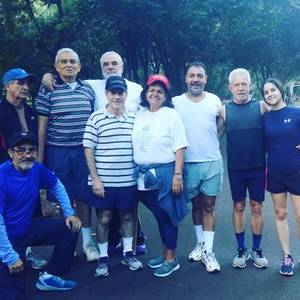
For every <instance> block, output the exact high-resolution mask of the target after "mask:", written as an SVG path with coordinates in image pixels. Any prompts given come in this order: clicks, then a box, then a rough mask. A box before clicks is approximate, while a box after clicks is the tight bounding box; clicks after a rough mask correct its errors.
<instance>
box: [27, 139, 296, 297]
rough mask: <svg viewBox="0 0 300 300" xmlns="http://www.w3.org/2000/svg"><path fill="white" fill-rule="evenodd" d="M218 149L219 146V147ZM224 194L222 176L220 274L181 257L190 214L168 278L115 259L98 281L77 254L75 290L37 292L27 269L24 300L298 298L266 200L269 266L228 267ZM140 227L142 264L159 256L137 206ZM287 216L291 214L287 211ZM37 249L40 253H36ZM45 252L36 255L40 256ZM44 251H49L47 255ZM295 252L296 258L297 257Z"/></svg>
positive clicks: (189, 241) (231, 246) (151, 227)
mask: <svg viewBox="0 0 300 300" xmlns="http://www.w3.org/2000/svg"><path fill="white" fill-rule="evenodd" d="M222 149H224V145H223V144H222ZM231 207H232V202H231V198H230V191H229V186H228V179H227V174H226V172H225V176H224V188H223V192H222V194H221V195H220V196H219V197H218V199H217V204H216V215H217V226H216V235H215V244H214V248H215V253H216V257H217V258H218V260H219V262H220V265H221V268H222V269H221V272H220V273H218V274H209V273H207V272H206V270H205V268H204V266H203V265H202V264H201V263H190V262H189V261H188V260H187V256H188V254H189V252H190V250H192V248H193V246H194V243H195V236H194V232H193V228H192V221H191V215H189V216H188V217H186V219H185V220H184V221H183V222H182V224H181V225H180V228H179V240H178V251H177V253H178V257H179V260H180V264H181V268H180V269H179V270H178V271H177V272H175V273H173V274H172V275H171V276H170V277H168V278H156V277H155V276H153V275H152V270H150V269H149V268H147V267H145V268H144V269H143V270H142V271H138V272H132V271H129V270H128V269H127V268H125V267H124V266H122V265H121V264H120V259H119V257H117V256H116V257H113V258H112V259H111V269H110V273H111V275H110V276H109V277H108V278H104V279H99V278H95V277H94V276H93V273H94V268H95V264H94V263H87V262H85V260H84V257H83V255H82V254H81V250H80V249H79V248H78V252H79V256H78V257H76V258H75V261H74V265H73V267H72V270H71V273H70V274H69V276H68V277H69V278H70V279H74V280H76V281H77V282H78V284H79V286H78V288H77V289H76V290H74V291H69V292H40V291H37V290H36V289H35V288H34V284H35V281H36V278H37V275H38V272H36V271H29V275H30V276H29V278H28V284H27V285H28V289H29V290H28V292H29V299H34V300H48V299H49V300H50V299H51V300H52V299H60V300H67V299H72V300H75V299H76V300H81V299H82V300H96V299H97V300H98V299H103V300H104V299H105V300H109V299H120V300H123V299H126V300H127V299H128V300H131V299H135V300H139V299H143V300H145V299H147V300H148V299H154V300H171V299H172V300H177V299H222V300H225V299H243V300H246V299H257V300H258V299H264V300H267V299H276V300H277V299H299V298H300V285H299V282H300V267H299V265H298V261H297V264H296V266H295V270H294V276H293V277H290V278H286V277H283V276H281V275H280V274H279V272H278V268H279V263H280V260H281V255H282V253H281V250H280V248H279V242H278V240H277V236H276V232H275V224H274V219H273V207H272V203H271V199H270V196H269V195H268V194H267V197H266V201H265V205H264V207H265V219H266V224H265V231H264V236H263V248H264V254H265V255H266V257H267V258H268V260H269V262H270V267H269V268H268V269H265V270H260V269H257V268H255V267H254V266H253V264H252V263H251V262H249V263H248V265H247V267H246V268H245V269H243V270H237V269H234V268H232V266H231V262H232V259H233V257H234V255H235V248H236V245H235V238H234V235H233V231H232V225H231ZM140 208H141V216H142V220H143V229H144V231H145V233H146V234H147V237H148V240H147V247H148V253H147V254H146V255H144V256H141V257H140V259H141V260H142V262H143V263H144V265H145V266H146V264H147V261H148V260H149V258H151V257H152V256H154V255H156V254H158V253H159V251H160V250H161V249H160V240H159V235H158V231H157V228H156V223H155V220H154V219H153V217H152V216H151V214H150V213H149V212H148V211H147V210H146V209H145V208H144V207H143V206H142V205H141V206H140ZM289 211H290V214H291V216H292V214H293V212H292V210H291V207H289ZM247 222H248V227H247V230H246V232H247V235H248V238H247V246H248V248H249V247H251V232H250V230H249V218H248V219H247ZM290 225H291V240H292V253H294V258H295V259H296V260H298V259H299V254H300V252H299V251H297V250H298V249H299V242H297V241H296V232H295V222H294V220H290ZM38 251H41V250H40V249H39V250H38ZM45 252H47V251H45V249H43V250H42V252H41V253H42V254H44V255H45ZM48 252H49V251H48ZM298 253H299V254H298Z"/></svg>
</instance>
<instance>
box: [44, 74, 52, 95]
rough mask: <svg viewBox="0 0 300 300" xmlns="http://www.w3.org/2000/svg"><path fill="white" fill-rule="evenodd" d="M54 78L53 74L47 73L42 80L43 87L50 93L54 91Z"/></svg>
mask: <svg viewBox="0 0 300 300" xmlns="http://www.w3.org/2000/svg"><path fill="white" fill-rule="evenodd" d="M54 82H55V80H54V77H53V75H52V74H51V73H45V74H44V76H43V78H42V85H43V86H44V87H45V88H46V89H47V90H49V91H53V90H54Z"/></svg>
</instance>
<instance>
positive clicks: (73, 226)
mask: <svg viewBox="0 0 300 300" xmlns="http://www.w3.org/2000/svg"><path fill="white" fill-rule="evenodd" d="M66 225H67V227H68V228H69V229H70V230H71V231H72V232H78V231H79V230H80V228H81V221H80V219H79V218H77V217H75V216H69V217H66Z"/></svg>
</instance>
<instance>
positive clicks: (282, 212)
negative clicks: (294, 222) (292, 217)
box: [275, 209, 300, 221]
mask: <svg viewBox="0 0 300 300" xmlns="http://www.w3.org/2000/svg"><path fill="white" fill-rule="evenodd" d="M275 217H276V219H277V220H278V221H283V220H285V219H286V218H287V209H275ZM299 220H300V219H299Z"/></svg>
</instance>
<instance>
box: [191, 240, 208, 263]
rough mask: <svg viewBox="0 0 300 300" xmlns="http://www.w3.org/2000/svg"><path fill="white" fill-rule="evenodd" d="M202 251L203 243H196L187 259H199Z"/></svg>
mask: <svg viewBox="0 0 300 300" xmlns="http://www.w3.org/2000/svg"><path fill="white" fill-rule="evenodd" d="M203 252H204V243H197V245H196V247H195V248H194V249H193V251H192V252H191V253H190V255H189V260H191V261H200V260H201V259H202V256H203Z"/></svg>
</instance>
